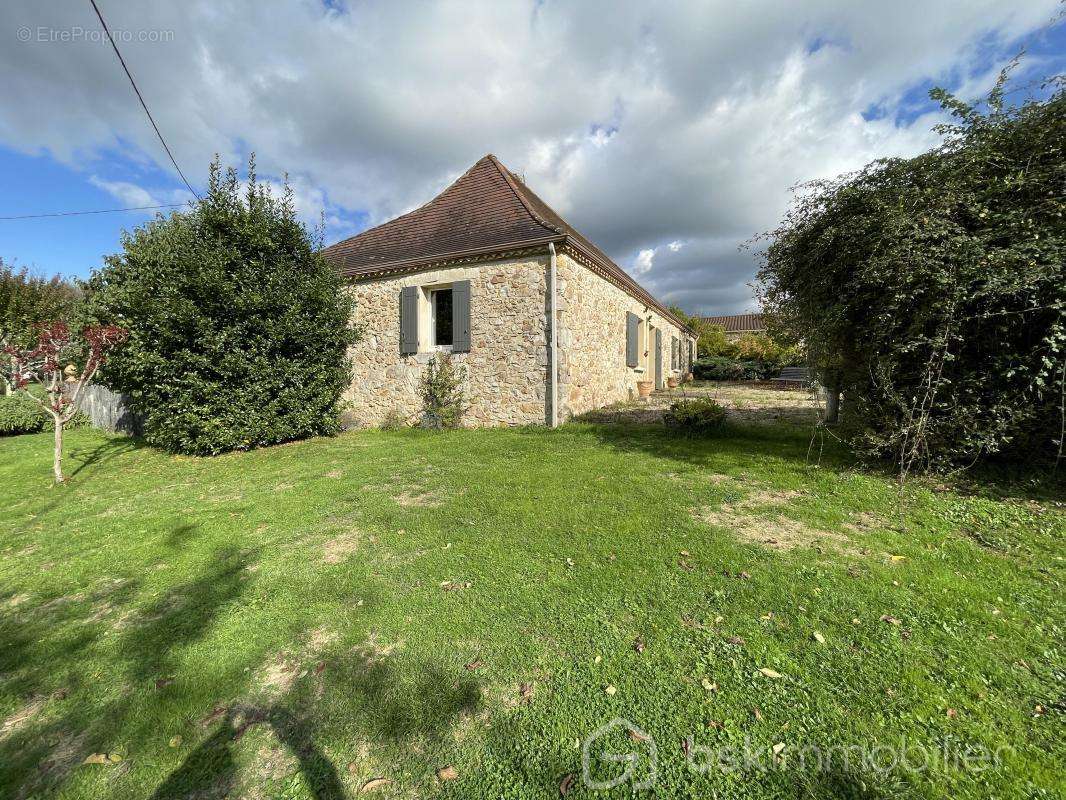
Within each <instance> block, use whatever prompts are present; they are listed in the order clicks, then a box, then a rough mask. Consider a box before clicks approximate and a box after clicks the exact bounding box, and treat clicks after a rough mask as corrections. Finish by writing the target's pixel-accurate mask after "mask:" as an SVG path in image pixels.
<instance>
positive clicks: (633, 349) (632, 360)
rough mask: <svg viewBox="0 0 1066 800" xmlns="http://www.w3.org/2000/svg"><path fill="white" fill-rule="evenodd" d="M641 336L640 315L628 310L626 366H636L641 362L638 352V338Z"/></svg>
mask: <svg viewBox="0 0 1066 800" xmlns="http://www.w3.org/2000/svg"><path fill="white" fill-rule="evenodd" d="M639 338H640V317H638V316H637V315H636V314H634V313H633V312H632V311H627V312H626V366H627V367H635V366H637V364H639V363H640V357H639V355H638V353H637V340H638V339H639Z"/></svg>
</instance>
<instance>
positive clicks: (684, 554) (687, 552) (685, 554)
mask: <svg viewBox="0 0 1066 800" xmlns="http://www.w3.org/2000/svg"><path fill="white" fill-rule="evenodd" d="M681 555H683V556H685V557H686V558H687V557H688V556H690V555H692V553H690V552H689V551H688V550H682V551H681Z"/></svg>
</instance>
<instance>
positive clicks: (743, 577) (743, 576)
mask: <svg viewBox="0 0 1066 800" xmlns="http://www.w3.org/2000/svg"><path fill="white" fill-rule="evenodd" d="M737 577H738V578H740V579H741V580H745V581H746V580H747V579H748V578H750V577H751V575H750V574H749V573H747V572H739V573H737Z"/></svg>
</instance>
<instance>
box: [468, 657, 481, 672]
mask: <svg viewBox="0 0 1066 800" xmlns="http://www.w3.org/2000/svg"><path fill="white" fill-rule="evenodd" d="M483 666H485V662H484V661H482V660H481V659H480V658H475V659H474V660H473V661H471V662H470V663H469V664H467V665H466V666H465V669H466V671H467V672H473V671H474V670H475V669H481V668H482V667H483Z"/></svg>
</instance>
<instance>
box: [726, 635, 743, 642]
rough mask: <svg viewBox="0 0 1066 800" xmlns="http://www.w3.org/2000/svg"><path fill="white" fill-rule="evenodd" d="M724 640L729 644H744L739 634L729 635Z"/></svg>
mask: <svg viewBox="0 0 1066 800" xmlns="http://www.w3.org/2000/svg"><path fill="white" fill-rule="evenodd" d="M726 641H727V642H729V643H730V644H744V639H743V638H742V637H740V636H730V637H729V638H728V639H726Z"/></svg>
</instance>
